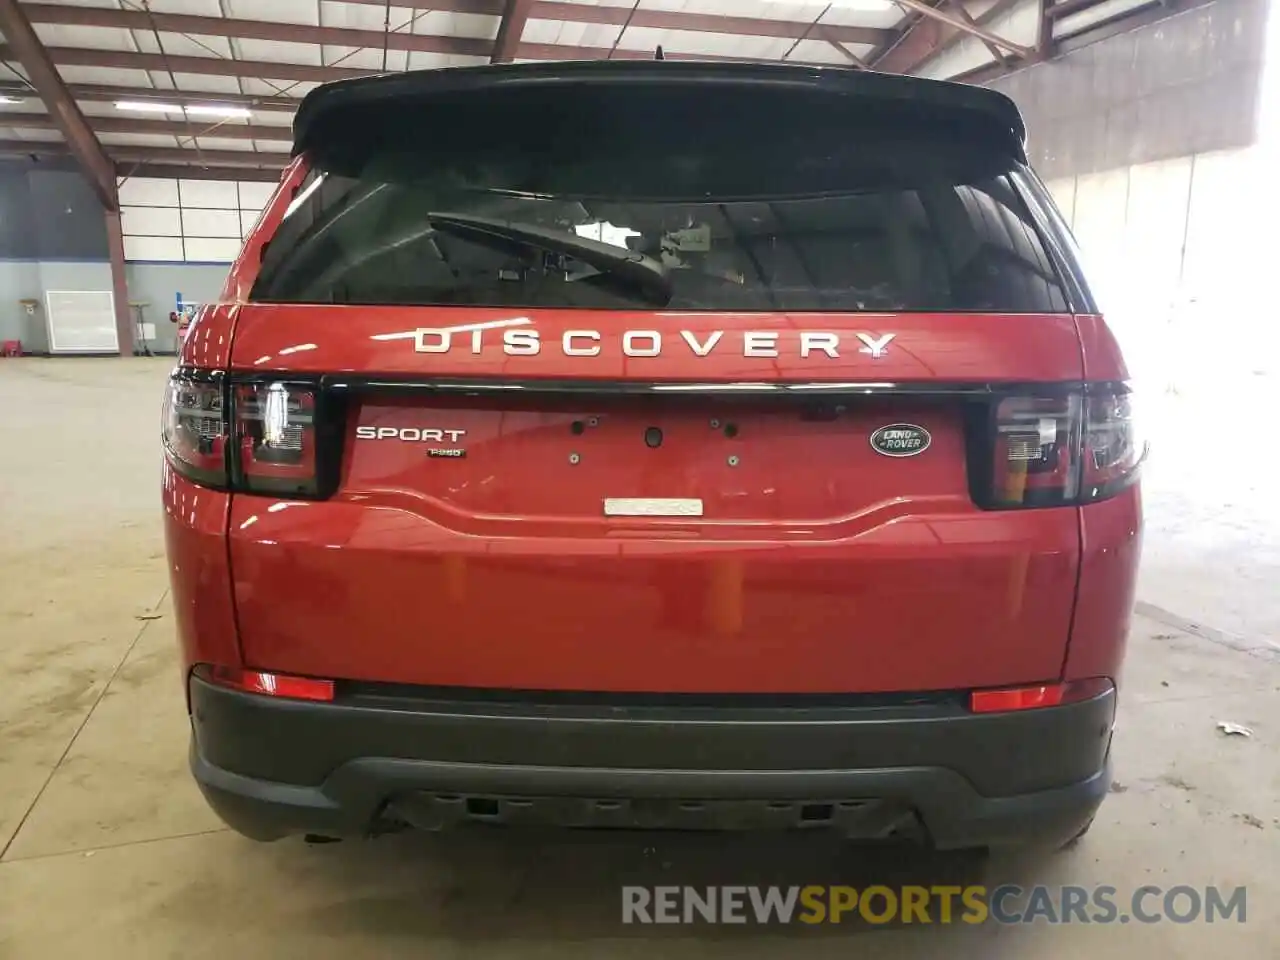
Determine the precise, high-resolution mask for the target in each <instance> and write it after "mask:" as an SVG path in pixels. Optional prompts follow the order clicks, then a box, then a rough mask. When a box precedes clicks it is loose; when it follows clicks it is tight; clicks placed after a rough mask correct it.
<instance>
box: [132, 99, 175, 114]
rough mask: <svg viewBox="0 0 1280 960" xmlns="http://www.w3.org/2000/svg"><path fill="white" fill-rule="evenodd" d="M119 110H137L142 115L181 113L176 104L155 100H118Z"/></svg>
mask: <svg viewBox="0 0 1280 960" xmlns="http://www.w3.org/2000/svg"><path fill="white" fill-rule="evenodd" d="M116 109H117V110H137V111H138V112H140V113H181V112H182V107H180V106H178V104H176V103H159V102H157V101H153V100H117V101H116Z"/></svg>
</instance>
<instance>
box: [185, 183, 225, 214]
mask: <svg viewBox="0 0 1280 960" xmlns="http://www.w3.org/2000/svg"><path fill="white" fill-rule="evenodd" d="M178 192H179V194H180V196H181V199H182V205H183V206H184V207H203V208H205V209H208V210H235V209H237V208H238V207H239V206H240V200H239V198H238V196H237V192H236V183H235V181H234V180H179V181H178Z"/></svg>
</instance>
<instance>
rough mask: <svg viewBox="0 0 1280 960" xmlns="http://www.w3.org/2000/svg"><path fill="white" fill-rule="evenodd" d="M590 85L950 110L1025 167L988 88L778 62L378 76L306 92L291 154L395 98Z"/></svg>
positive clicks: (590, 63)
mask: <svg viewBox="0 0 1280 960" xmlns="http://www.w3.org/2000/svg"><path fill="white" fill-rule="evenodd" d="M584 82H589V83H591V84H592V85H593V86H597V87H598V86H601V85H607V84H619V85H655V86H657V85H666V84H670V85H677V86H679V85H690V84H698V85H701V86H708V85H723V86H731V87H732V86H737V87H769V88H772V89H784V88H794V89H796V90H797V91H805V90H808V91H812V92H815V93H828V94H833V95H839V96H855V97H865V98H867V99H869V100H878V101H881V102H883V103H895V102H896V103H898V104H901V105H902V106H903V107H904V108H910V107H911V106H912V105H919V106H928V107H931V108H933V109H935V110H936V109H939V108H941V109H947V110H951V109H954V110H955V111H956V112H957V113H968V114H971V115H973V116H974V118H975V119H978V120H981V121H983V122H985V123H986V124H992V125H993V126H995V127H996V128H997V129H998V130H1000V131H1005V132H1007V133H1008V137H1009V139H1008V144H1007V145H1008V146H1009V147H1010V148H1011V149H1012V150H1013V152H1014V153H1015V154H1017V159H1018V160H1019V161H1021V162H1024V163H1025V162H1026V127H1025V125H1024V124H1023V121H1022V115H1021V114H1020V113H1019V112H1018V107H1017V105H1016V104H1014V102H1013V101H1012V100H1010V99H1009V98H1008V97H1006V96H1005V95H1004V94H1002V93H998V92H996V91H995V90H988V89H986V88H984V87H974V86H969V85H967V84H960V83H947V82H944V81H941V80H926V79H923V78H921V77H905V76H900V75H898V74H888V73H875V72H871V71H863V70H854V69H851V68H844V67H813V66H800V65H794V64H785V63H749V62H743V63H724V62H699V61H695V60H679V61H672V60H624V61H616V60H582V61H567V62H559V61H556V62H546V63H520V64H492V65H485V66H478V67H450V68H446V69H438V70H415V71H411V72H406V73H391V74H382V75H379V76H372V77H361V78H359V79H356V80H340V81H338V82H336V83H327V84H324V85H323V86H320V87H317V88H315V89H314V90H312V91H311V92H310V93H309V94H307V96H306V98H305V99H304V100H303V101H302V105H301V106H300V107H299V108H298V112H297V115H296V116H295V117H294V121H293V138H294V147H293V152H294V154H295V155H297V154H299V153H302V152H304V151H306V150H308V149H310V148H312V147H314V146H315V145H316V144H317V143H318V142H320V141H322V140H324V139H325V138H326V134H327V131H328V130H329V128H330V127H331V125H332V123H333V121H335V120H337V119H338V118H339V117H340V116H341V115H343V114H346V115H347V116H350V115H351V111H358V110H360V109H361V108H363V107H368V106H373V105H375V104H380V103H386V102H387V101H394V100H397V99H415V100H423V99H426V100H430V99H431V98H432V97H435V96H448V95H457V94H467V93H482V92H484V91H489V90H492V91H497V90H499V89H508V88H511V87H521V88H529V87H539V86H542V87H554V86H568V85H573V84H581V83H584Z"/></svg>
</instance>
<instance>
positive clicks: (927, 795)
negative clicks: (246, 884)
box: [191, 677, 1115, 848]
mask: <svg viewBox="0 0 1280 960" xmlns="http://www.w3.org/2000/svg"><path fill="white" fill-rule="evenodd" d="M191 710H192V723H193V731H194V735H193V738H192V748H191V766H192V770H193V772H194V774H195V777H196V780H197V782H198V783H199V784H200V787H201V789H202V790H203V791H204V794H205V796H206V798H207V799H208V801H209V803H210V804H211V806H212V807H213V808H214V810H215V811H216V812H217V813H218V814H219V815H220V816H221V817H222V819H223V820H224V821H226V823H227V824H228V825H229V826H231V827H232V828H233V829H235V830H238V831H239V832H241V833H243V834H245V835H247V836H251V837H254V838H257V839H263V840H269V839H275V838H278V837H282V836H286V835H289V834H296V833H314V834H322V835H327V836H337V837H353V836H360V835H366V834H369V833H371V832H374V831H376V830H377V829H378V828H379V826H380V825H381V824H384V823H385V822H386V821H387V820H388V818H395V819H399V820H407V821H408V822H411V823H414V824H418V825H428V826H446V825H449V824H450V823H454V822H457V821H460V820H468V819H474V820H489V821H493V820H499V821H504V822H508V821H510V822H546V823H558V824H563V825H572V826H596V825H599V826H646V827H662V826H677V827H679V826H691V827H738V826H740V827H755V826H819V825H820V826H829V827H835V828H837V829H839V830H842V831H843V832H845V833H847V834H849V835H853V836H857V835H873V834H877V833H883V832H884V831H885V830H886V829H889V828H892V829H895V830H896V829H897V828H898V827H899V826H901V825H902V823H903V822H904V817H905V816H909V817H910V818H912V819H914V820H915V821H916V822H917V823H918V824H920V825H922V826H923V830H924V831H925V832H926V833H927V835H928V838H929V839H930V840H931V841H932V842H933V843H934V844H935V845H936V846H938V847H942V848H954V847H968V846H1002V845H1011V844H1024V843H1046V844H1053V843H1061V842H1065V841H1066V840H1068V839H1070V838H1071V837H1072V836H1073V835H1074V834H1075V833H1077V832H1078V831H1079V830H1080V828H1081V827H1083V826H1084V825H1085V824H1086V823H1087V822H1088V821H1089V819H1090V818H1091V817H1092V816H1093V813H1094V811H1095V810H1096V809H1097V807H1098V805H1099V804H1100V803H1101V802H1102V799H1103V797H1104V796H1105V794H1106V792H1107V789H1108V786H1109V783H1110V777H1109V773H1108V768H1107V757H1108V750H1109V746H1110V739H1111V728H1112V722H1113V718H1114V712H1115V693H1114V691H1108V692H1106V693H1104V694H1102V695H1099V696H1097V697H1094V698H1092V699H1090V700H1086V701H1083V702H1080V703H1074V704H1069V705H1066V706H1061V707H1049V708H1043V709H1038V710H1028V711H1022V712H1017V713H1004V714H986V715H974V714H970V713H967V712H965V711H964V710H963V709H961V708H960V707H959V706H956V705H954V704H952V705H947V704H946V703H926V704H916V705H909V704H901V705H893V704H890V705H877V706H821V707H796V706H789V707H771V706H763V707H762V706H750V707H746V706H725V705H720V706H665V705H664V706H657V705H629V706H617V705H590V704H573V703H515V702H503V703H493V702H485V701H481V700H442V699H435V698H425V697H411V696H385V697H383V696H370V695H367V694H366V695H361V696H352V697H346V698H341V699H340V701H339V702H335V703H308V702H302V701H293V700H281V699H276V698H271V697H263V696H256V695H251V694H245V693H240V692H237V691H233V690H228V689H224V688H221V687H218V686H215V685H212V684H209V683H207V682H205V681H204V680H202V679H200V678H199V677H193V678H192V680H191Z"/></svg>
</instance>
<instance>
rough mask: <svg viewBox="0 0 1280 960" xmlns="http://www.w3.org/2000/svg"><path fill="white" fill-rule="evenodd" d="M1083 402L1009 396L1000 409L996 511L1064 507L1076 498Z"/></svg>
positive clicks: (994, 452)
mask: <svg viewBox="0 0 1280 960" xmlns="http://www.w3.org/2000/svg"><path fill="white" fill-rule="evenodd" d="M1080 409H1081V397H1080V396H1079V395H1074V394H1073V395H1067V396H1062V397H1052V398H1049V397H1009V398H1007V399H1005V400H1001V401H1000V404H999V406H997V407H996V418H995V419H996V423H995V443H994V444H993V445H992V464H991V470H992V473H991V477H992V491H991V495H992V500H993V501H994V503H995V505H997V506H1028V507H1032V506H1042V507H1050V506H1060V505H1062V504H1064V503H1070V502H1071V501H1073V500H1074V499H1075V496H1076V490H1077V489H1078V485H1079V478H1080V471H1079V468H1078V460H1079V456H1080Z"/></svg>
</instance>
